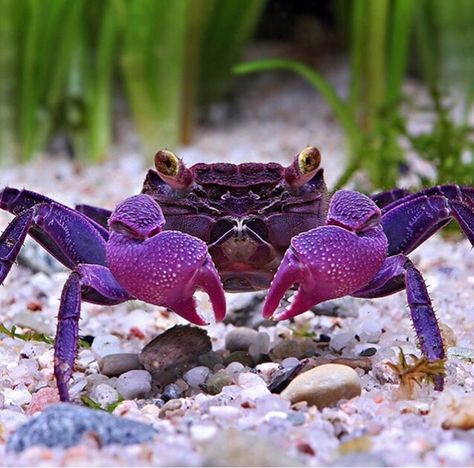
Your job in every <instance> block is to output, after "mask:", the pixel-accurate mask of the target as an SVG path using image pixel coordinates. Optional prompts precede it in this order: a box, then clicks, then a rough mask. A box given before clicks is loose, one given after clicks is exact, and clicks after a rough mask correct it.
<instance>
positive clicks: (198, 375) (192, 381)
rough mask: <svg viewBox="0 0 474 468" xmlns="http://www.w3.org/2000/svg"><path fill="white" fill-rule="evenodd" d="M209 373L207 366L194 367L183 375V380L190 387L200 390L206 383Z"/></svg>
mask: <svg viewBox="0 0 474 468" xmlns="http://www.w3.org/2000/svg"><path fill="white" fill-rule="evenodd" d="M209 372H210V371H209V368H207V367H205V366H198V367H194V368H193V369H190V370H188V372H186V374H184V375H183V379H184V380H185V381H186V382H187V383H188V384H189V386H190V387H192V388H200V386H201V385H202V384H203V383H204V382H205V381H206V379H207V376H208V375H209Z"/></svg>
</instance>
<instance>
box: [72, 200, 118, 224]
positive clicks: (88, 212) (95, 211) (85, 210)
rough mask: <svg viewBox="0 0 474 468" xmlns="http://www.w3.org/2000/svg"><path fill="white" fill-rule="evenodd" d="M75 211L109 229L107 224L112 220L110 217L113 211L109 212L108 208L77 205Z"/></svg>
mask: <svg viewBox="0 0 474 468" xmlns="http://www.w3.org/2000/svg"><path fill="white" fill-rule="evenodd" d="M75 209H76V211H79V213H82V214H83V215H85V216H87V217H88V218H90V219H92V220H93V221H95V222H96V223H97V224H100V225H101V226H102V227H104V228H105V229H107V227H108V226H107V222H108V220H109V218H110V215H111V214H112V211H110V210H107V209H106V208H100V207H97V206H91V205H76V207H75Z"/></svg>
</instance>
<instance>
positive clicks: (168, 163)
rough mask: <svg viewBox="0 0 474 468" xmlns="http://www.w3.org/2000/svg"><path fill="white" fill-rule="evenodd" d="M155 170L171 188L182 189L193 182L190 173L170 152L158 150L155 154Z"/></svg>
mask: <svg viewBox="0 0 474 468" xmlns="http://www.w3.org/2000/svg"><path fill="white" fill-rule="evenodd" d="M155 168H156V170H157V172H158V175H159V176H160V177H161V178H162V179H163V181H164V182H166V183H167V184H168V185H169V186H170V187H171V188H174V189H184V188H186V187H188V186H189V185H191V184H192V182H193V176H192V174H191V171H190V170H189V169H188V168H187V167H186V166H185V165H184V163H183V161H182V160H181V159H179V158H178V157H177V156H176V155H175V154H174V153H172V152H171V151H168V150H160V151H158V152H157V153H156V154H155Z"/></svg>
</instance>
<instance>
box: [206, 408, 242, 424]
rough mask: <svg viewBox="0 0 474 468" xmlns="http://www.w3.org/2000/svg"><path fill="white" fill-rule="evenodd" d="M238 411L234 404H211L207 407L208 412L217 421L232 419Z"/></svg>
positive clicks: (236, 415) (237, 415) (236, 416)
mask: <svg viewBox="0 0 474 468" xmlns="http://www.w3.org/2000/svg"><path fill="white" fill-rule="evenodd" d="M240 413H241V412H240V410H239V409H238V408H236V407H235V406H211V407H210V408H209V414H211V415H212V416H214V417H215V418H216V419H218V420H219V421H232V420H234V419H237V418H238V417H239V415H240Z"/></svg>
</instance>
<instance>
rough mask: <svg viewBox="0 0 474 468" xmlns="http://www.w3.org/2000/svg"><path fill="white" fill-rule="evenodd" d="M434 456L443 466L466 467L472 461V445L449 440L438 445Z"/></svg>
mask: <svg viewBox="0 0 474 468" xmlns="http://www.w3.org/2000/svg"><path fill="white" fill-rule="evenodd" d="M436 454H437V455H438V457H439V458H441V459H442V460H443V465H445V466H468V464H469V461H470V460H472V458H471V457H472V455H471V454H472V444H471V443H469V442H467V441H462V440H450V441H448V442H443V443H442V444H440V445H439V446H438V447H437V449H436Z"/></svg>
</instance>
